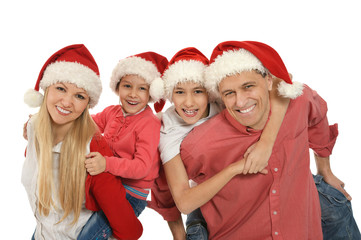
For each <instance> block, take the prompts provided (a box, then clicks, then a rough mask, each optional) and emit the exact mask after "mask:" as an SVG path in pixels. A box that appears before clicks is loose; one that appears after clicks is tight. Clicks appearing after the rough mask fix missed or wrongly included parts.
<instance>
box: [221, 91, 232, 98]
mask: <svg viewBox="0 0 361 240" xmlns="http://www.w3.org/2000/svg"><path fill="white" fill-rule="evenodd" d="M233 93H234V92H233V91H228V92H225V93H224V94H223V95H224V96H225V97H229V96H231V95H232V94H233Z"/></svg>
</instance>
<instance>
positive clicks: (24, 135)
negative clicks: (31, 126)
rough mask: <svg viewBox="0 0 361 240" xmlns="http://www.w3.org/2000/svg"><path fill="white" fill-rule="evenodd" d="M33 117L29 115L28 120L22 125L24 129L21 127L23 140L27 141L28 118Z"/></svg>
mask: <svg viewBox="0 0 361 240" xmlns="http://www.w3.org/2000/svg"><path fill="white" fill-rule="evenodd" d="M32 116H33V115H31V114H30V115H29V119H28V121H26V123H24V127H23V137H24V139H25V140H28V122H29V120H30V118H31V117H32Z"/></svg>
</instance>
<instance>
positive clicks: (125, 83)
mask: <svg viewBox="0 0 361 240" xmlns="http://www.w3.org/2000/svg"><path fill="white" fill-rule="evenodd" d="M118 93H119V99H120V103H121V104H122V108H123V110H124V112H126V113H128V114H135V113H137V112H139V111H140V110H142V109H143V108H144V107H145V106H147V104H148V102H149V84H148V83H146V82H145V80H144V78H142V77H139V76H137V75H126V76H125V77H123V78H122V79H121V80H120V83H119V86H118Z"/></svg>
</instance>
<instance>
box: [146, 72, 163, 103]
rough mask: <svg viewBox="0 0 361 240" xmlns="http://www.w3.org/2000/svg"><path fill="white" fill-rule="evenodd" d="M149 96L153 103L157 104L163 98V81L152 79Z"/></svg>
mask: <svg viewBox="0 0 361 240" xmlns="http://www.w3.org/2000/svg"><path fill="white" fill-rule="evenodd" d="M149 95H150V97H151V99H152V101H153V102H158V101H159V100H160V99H162V98H163V97H164V81H163V80H162V79H161V78H160V77H158V78H156V79H154V80H153V82H152V83H151V84H150V87H149Z"/></svg>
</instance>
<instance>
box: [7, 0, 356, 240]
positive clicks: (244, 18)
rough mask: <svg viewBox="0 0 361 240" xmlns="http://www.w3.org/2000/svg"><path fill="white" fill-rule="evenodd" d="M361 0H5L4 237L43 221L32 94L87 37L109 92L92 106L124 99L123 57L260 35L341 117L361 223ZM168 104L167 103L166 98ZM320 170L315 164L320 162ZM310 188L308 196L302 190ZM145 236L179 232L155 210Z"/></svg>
mask: <svg viewBox="0 0 361 240" xmlns="http://www.w3.org/2000/svg"><path fill="white" fill-rule="evenodd" d="M359 9H360V7H359V3H358V1H348V0H345V1H342V3H341V2H340V1H333V0H328V1H325V0H319V1H310V0H305V1H297V2H296V1H286V0H285V1H267V0H265V1H257V0H255V1H242V0H234V1H231V0H222V1H209V0H208V1H201V0H199V1H190V0H183V1H170V0H169V1H157V0H153V1H149V0H148V1H136V0H133V1H112V0H109V1H92V0H88V1H69V0H63V1H25V0H23V1H16V0H14V1H8V2H7V3H5V2H4V1H2V2H1V3H0V24H1V25H0V27H1V30H0V34H1V35H0V41H1V44H0V68H1V78H2V80H1V82H2V84H1V87H2V90H1V94H0V98H1V120H0V121H1V124H0V127H1V133H2V137H1V140H0V141H1V144H0V146H1V156H2V159H1V173H0V184H1V186H0V187H1V188H0V189H1V197H0V206H1V209H2V210H1V218H2V220H3V222H4V223H2V224H1V238H2V239H30V237H31V235H32V233H33V231H34V228H35V221H34V217H33V215H32V212H31V209H30V205H29V203H28V199H27V196H26V193H25V190H24V188H23V186H22V185H21V182H20V177H21V170H22V165H23V161H24V149H25V147H26V141H25V140H24V139H23V137H22V128H23V123H24V122H25V121H26V120H27V118H28V114H31V113H35V112H36V109H30V108H28V107H27V106H26V105H25V104H24V103H23V95H24V93H25V91H26V90H27V89H28V88H33V87H34V85H35V82H36V79H37V77H38V73H39V71H40V69H41V67H42V65H43V64H44V62H45V61H46V60H47V58H48V57H50V55H51V54H53V53H54V52H55V51H57V50H59V49H60V48H62V47H65V46H67V45H70V44H75V43H84V44H85V45H86V46H87V47H88V49H89V50H90V52H91V53H92V54H93V56H94V58H95V59H96V61H97V63H98V66H99V68H100V74H101V79H102V81H103V89H104V90H103V93H102V96H101V99H100V102H99V104H98V105H97V106H96V107H95V109H93V110H92V113H96V112H99V111H101V110H102V109H103V108H104V107H106V106H108V105H111V104H117V103H118V98H117V97H116V95H115V94H113V93H112V92H111V91H110V89H109V79H110V74H111V71H112V69H113V67H114V66H115V65H116V63H117V61H118V60H119V59H121V58H124V57H127V56H129V55H133V54H136V53H140V52H144V51H155V52H158V53H160V54H162V55H164V56H166V57H167V58H168V59H170V58H171V57H172V56H173V55H174V54H175V53H176V52H177V51H178V50H180V49H182V48H184V47H190V46H193V47H197V48H198V49H199V50H200V51H202V52H203V53H204V54H205V55H206V56H207V57H210V54H211V52H212V50H213V48H214V47H215V46H216V45H217V44H218V43H220V42H223V41H228V40H239V41H242V40H254V41H261V42H264V43H267V44H269V45H271V46H272V47H274V48H275V49H276V50H277V51H278V53H279V54H280V55H281V57H282V58H283V60H284V62H285V64H286V66H287V68H288V70H289V72H291V73H292V74H293V76H294V80H295V81H300V82H304V83H306V84H308V85H309V86H311V87H312V88H314V89H316V90H317V91H318V93H319V94H320V95H321V96H322V97H323V98H324V99H325V100H326V101H327V102H328V106H329V115H328V116H329V122H330V123H332V124H333V123H338V124H339V132H340V133H339V137H338V140H337V143H336V146H335V148H334V151H333V155H332V156H331V162H332V163H331V164H332V169H333V171H334V173H335V174H336V176H338V177H339V178H340V179H342V180H343V181H344V182H345V183H346V190H347V191H348V192H349V193H350V194H351V196H352V197H353V200H352V204H353V210H354V215H355V218H356V221H357V222H358V223H359V224H361V191H360V183H361V174H360V166H361V164H360V161H361V159H360V149H361V141H360V140H359V137H360V135H361V129H360V117H359V116H360V113H359V111H360V110H359V109H360V105H359V104H360V103H361V101H360V95H361V92H360V87H361V77H360V70H361V67H360V63H361V61H360V55H361V47H360V43H361V35H360V33H359V32H360V30H359V29H360V23H361V15H360V12H359ZM167 106H168V105H167ZM311 169H312V171H313V172H314V173H315V166H314V164H312V166H311ZM300 197H303V196H300ZM140 220H141V222H142V223H143V226H144V233H143V236H142V238H141V239H171V235H170V231H169V229H168V226H167V224H166V222H165V221H163V219H162V218H161V217H160V216H159V215H158V214H157V213H155V212H154V211H152V210H150V209H146V210H145V211H144V212H143V213H142V215H141V217H140Z"/></svg>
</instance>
